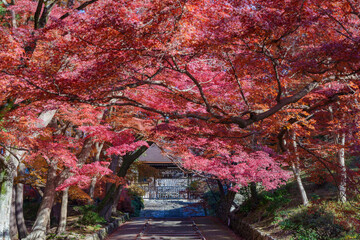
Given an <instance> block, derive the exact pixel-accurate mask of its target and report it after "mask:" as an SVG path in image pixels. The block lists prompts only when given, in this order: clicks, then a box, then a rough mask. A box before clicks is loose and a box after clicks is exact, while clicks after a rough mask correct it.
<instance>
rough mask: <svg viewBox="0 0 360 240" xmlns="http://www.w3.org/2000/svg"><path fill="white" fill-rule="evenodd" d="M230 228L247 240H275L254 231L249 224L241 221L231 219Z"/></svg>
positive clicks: (265, 234) (258, 231)
mask: <svg viewBox="0 0 360 240" xmlns="http://www.w3.org/2000/svg"><path fill="white" fill-rule="evenodd" d="M230 226H231V228H232V229H233V230H234V231H235V232H236V233H238V234H239V235H240V236H242V237H244V238H246V239H249V240H277V239H276V238H274V237H272V236H270V235H269V234H267V233H264V232H261V231H260V230H259V229H256V228H255V227H254V226H252V225H251V224H249V223H247V222H244V221H243V220H242V219H236V218H231V221H230Z"/></svg>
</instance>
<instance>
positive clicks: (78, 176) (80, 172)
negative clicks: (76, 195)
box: [56, 162, 112, 191]
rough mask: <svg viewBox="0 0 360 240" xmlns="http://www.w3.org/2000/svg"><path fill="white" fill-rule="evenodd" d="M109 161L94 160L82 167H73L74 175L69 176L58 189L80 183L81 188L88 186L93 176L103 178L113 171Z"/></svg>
mask: <svg viewBox="0 0 360 240" xmlns="http://www.w3.org/2000/svg"><path fill="white" fill-rule="evenodd" d="M108 165H109V163H108V162H94V163H91V164H84V165H83V166H82V167H80V168H77V167H75V168H73V169H71V172H72V173H73V174H74V175H73V176H71V177H69V178H67V179H66V180H65V181H64V183H62V184H61V185H59V186H58V187H57V188H56V191H61V190H64V189H65V188H67V187H69V186H73V185H78V186H79V187H80V188H86V187H88V186H89V184H90V182H91V179H92V178H93V177H98V178H101V177H102V176H105V175H107V174H110V173H112V171H111V170H110V169H109V168H108Z"/></svg>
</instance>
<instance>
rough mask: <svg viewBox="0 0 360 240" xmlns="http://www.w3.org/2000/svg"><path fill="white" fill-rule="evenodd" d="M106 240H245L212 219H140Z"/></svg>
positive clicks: (126, 224)
mask: <svg viewBox="0 0 360 240" xmlns="http://www.w3.org/2000/svg"><path fill="white" fill-rule="evenodd" d="M106 240H243V239H242V238H240V237H238V236H236V235H235V233H234V232H232V231H231V230H230V229H228V228H227V227H226V226H224V225H222V224H221V223H220V222H218V221H217V220H216V219H215V218H212V217H197V218H194V219H190V218H179V219H175V218H167V219H146V218H138V219H135V220H133V221H130V222H127V223H125V224H124V225H122V226H120V227H119V229H118V230H117V231H116V232H114V233H113V234H111V235H110V236H109V237H108V238H106Z"/></svg>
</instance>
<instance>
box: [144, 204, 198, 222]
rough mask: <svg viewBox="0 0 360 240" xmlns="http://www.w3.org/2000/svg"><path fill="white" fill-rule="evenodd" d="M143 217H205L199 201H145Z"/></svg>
mask: <svg viewBox="0 0 360 240" xmlns="http://www.w3.org/2000/svg"><path fill="white" fill-rule="evenodd" d="M144 205H145V209H143V210H142V211H141V217H146V218H187V217H195V216H196V217H200V216H204V214H205V212H204V209H203V208H202V207H201V206H200V205H199V201H198V200H179V199H171V200H170V199H169V200H160V199H154V200H152V199H151V200H150V199H145V200H144Z"/></svg>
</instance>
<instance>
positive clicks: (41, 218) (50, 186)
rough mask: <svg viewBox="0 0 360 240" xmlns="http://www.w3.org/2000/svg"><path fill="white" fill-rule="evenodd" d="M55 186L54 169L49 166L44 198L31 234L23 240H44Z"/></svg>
mask: <svg viewBox="0 0 360 240" xmlns="http://www.w3.org/2000/svg"><path fill="white" fill-rule="evenodd" d="M56 186H57V176H56V169H55V167H54V166H49V169H48V172H47V181H46V185H45V191H44V197H43V199H42V201H41V204H40V208H39V211H38V214H37V216H36V220H35V223H34V225H33V227H32V229H31V233H30V234H29V235H28V236H27V237H26V238H25V239H26V240H45V239H46V228H47V225H48V222H49V221H50V213H51V209H52V206H53V204H54V199H55V194H56V191H55V190H56Z"/></svg>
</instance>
